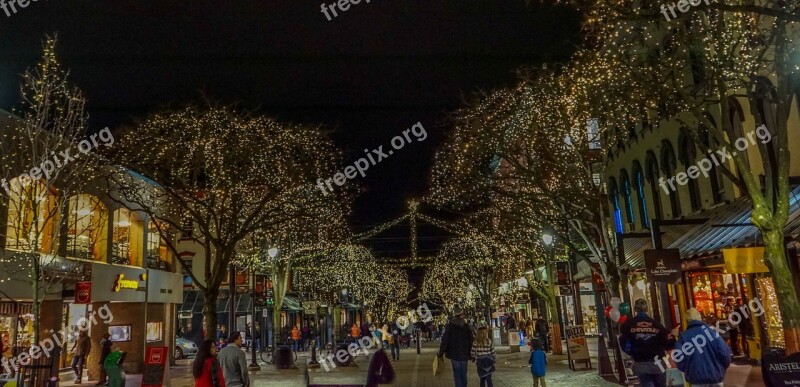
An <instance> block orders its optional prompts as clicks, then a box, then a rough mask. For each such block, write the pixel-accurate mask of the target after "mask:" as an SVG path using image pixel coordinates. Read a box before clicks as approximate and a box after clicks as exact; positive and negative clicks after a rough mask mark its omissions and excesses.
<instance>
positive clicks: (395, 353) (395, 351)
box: [391, 323, 400, 360]
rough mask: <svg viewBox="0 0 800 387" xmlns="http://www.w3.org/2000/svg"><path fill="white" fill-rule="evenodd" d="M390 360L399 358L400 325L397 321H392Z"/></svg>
mask: <svg viewBox="0 0 800 387" xmlns="http://www.w3.org/2000/svg"><path fill="white" fill-rule="evenodd" d="M391 336H392V343H391V347H392V360H400V327H398V326H397V323H392V332H391Z"/></svg>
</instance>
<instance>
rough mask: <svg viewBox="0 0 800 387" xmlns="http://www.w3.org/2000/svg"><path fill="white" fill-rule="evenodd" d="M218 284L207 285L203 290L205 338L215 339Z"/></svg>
mask: <svg viewBox="0 0 800 387" xmlns="http://www.w3.org/2000/svg"><path fill="white" fill-rule="evenodd" d="M218 296H219V286H207V287H206V289H205V292H203V298H204V300H203V316H204V317H205V320H206V340H211V341H216V339H217V297H218Z"/></svg>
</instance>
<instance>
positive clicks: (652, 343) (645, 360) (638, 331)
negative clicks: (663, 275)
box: [619, 298, 678, 387]
mask: <svg viewBox="0 0 800 387" xmlns="http://www.w3.org/2000/svg"><path fill="white" fill-rule="evenodd" d="M634 309H635V310H636V317H634V318H632V319H630V320H628V321H626V322H625V323H624V324H622V328H620V333H621V336H620V338H619V340H620V346H621V348H622V350H623V351H624V352H625V353H627V354H628V355H630V356H631V357H632V358H633V361H634V362H635V363H634V364H633V373H634V374H636V377H637V378H638V379H639V386H641V387H665V386H666V385H667V374H666V373H665V371H664V369H663V367H659V365H658V364H660V362H659V361H660V359H661V358H663V357H664V356H665V355H666V351H667V350H669V349H672V348H673V347H675V334H676V333H675V332H676V331H677V329H678V328H675V331H674V332H673V333H670V331H668V330H667V328H664V326H663V325H661V323H660V322H658V321H656V320H653V319H652V318H650V316H648V315H647V301H645V300H644V299H642V298H640V299H638V300H636V303H635V304H634Z"/></svg>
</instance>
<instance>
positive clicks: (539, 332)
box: [536, 316, 550, 352]
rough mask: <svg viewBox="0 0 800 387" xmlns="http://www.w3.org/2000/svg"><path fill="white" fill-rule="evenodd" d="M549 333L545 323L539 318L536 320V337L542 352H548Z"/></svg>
mask: <svg viewBox="0 0 800 387" xmlns="http://www.w3.org/2000/svg"><path fill="white" fill-rule="evenodd" d="M549 333H550V327H549V326H548V325H547V321H545V320H544V318H542V316H539V318H537V319H536V336H537V337H538V338H539V342H540V343H541V345H542V350H543V351H545V352H548V351H550V340H549V339H548V335H549Z"/></svg>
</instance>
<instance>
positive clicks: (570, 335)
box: [566, 325, 589, 361]
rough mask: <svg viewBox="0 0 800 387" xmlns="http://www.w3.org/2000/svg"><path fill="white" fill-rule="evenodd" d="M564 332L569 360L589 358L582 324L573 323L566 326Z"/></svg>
mask: <svg viewBox="0 0 800 387" xmlns="http://www.w3.org/2000/svg"><path fill="white" fill-rule="evenodd" d="M566 334H567V348H568V349H569V356H570V360H572V361H575V360H587V359H589V346H587V345H586V336H585V334H584V332H583V325H573V326H569V327H567V332H566Z"/></svg>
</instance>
